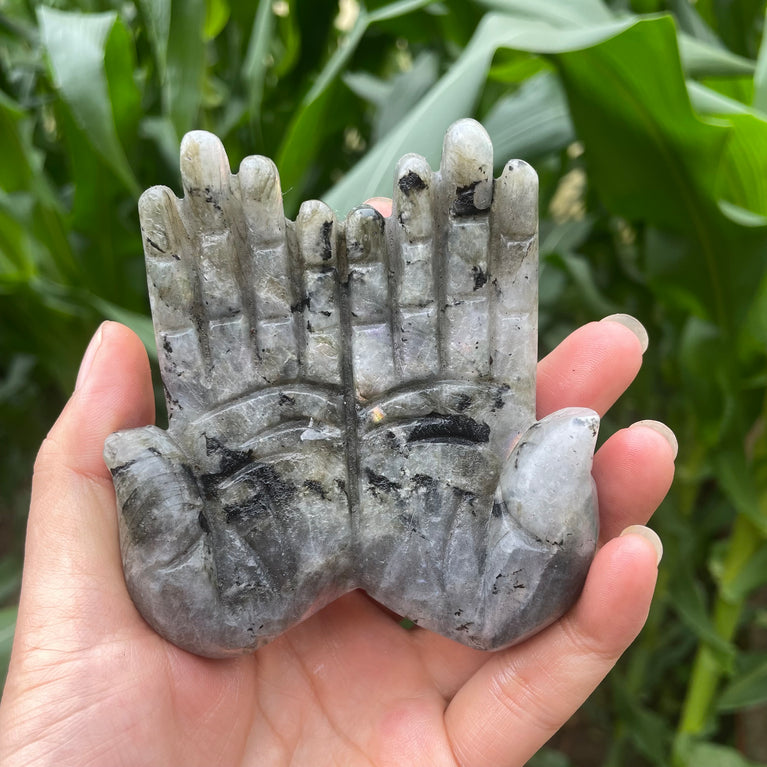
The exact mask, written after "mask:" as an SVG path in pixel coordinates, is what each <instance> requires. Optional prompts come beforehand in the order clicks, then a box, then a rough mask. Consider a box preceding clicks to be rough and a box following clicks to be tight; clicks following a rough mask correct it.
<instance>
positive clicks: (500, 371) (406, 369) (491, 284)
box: [104, 120, 599, 657]
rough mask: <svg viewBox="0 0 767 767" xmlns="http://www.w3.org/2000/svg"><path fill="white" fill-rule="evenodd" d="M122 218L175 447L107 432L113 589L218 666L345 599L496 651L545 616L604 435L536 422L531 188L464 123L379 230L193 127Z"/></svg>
mask: <svg viewBox="0 0 767 767" xmlns="http://www.w3.org/2000/svg"><path fill="white" fill-rule="evenodd" d="M181 173H182V179H183V186H184V195H185V196H184V198H183V199H182V200H179V199H177V198H176V197H175V195H174V194H173V193H172V192H171V190H169V189H167V188H164V187H153V188H152V189H149V190H148V191H147V192H145V193H144V195H143V196H142V198H141V201H140V203H139V206H140V215H141V225H142V234H143V239H144V248H145V254H146V264H147V274H148V283H149V294H150V299H151V305H152V315H153V319H154V325H155V333H156V338H157V348H158V354H159V360H160V370H161V374H162V378H163V383H164V385H165V391H166V397H167V403H168V411H169V416H170V422H169V428H168V430H167V432H166V431H162V430H160V429H157V428H155V427H146V428H143V429H135V430H131V431H124V432H118V433H116V434H114V435H112V436H111V437H110V438H109V439H108V440H107V443H106V446H105V451H104V455H105V459H106V462H107V464H108V466H109V467H110V469H111V471H112V475H113V478H114V483H115V488H116V492H117V499H118V505H119V511H120V544H121V550H122V557H123V566H124V571H125V578H126V582H127V585H128V588H129V590H130V593H131V596H132V598H133V600H134V602H135V603H136V605H137V607H138V609H139V610H140V611H141V613H142V615H143V616H144V618H145V619H146V620H147V621H148V622H149V623H150V624H151V625H152V626H153V627H154V628H155V629H156V630H157V631H158V632H159V633H160V634H162V635H163V636H165V637H166V638H167V639H169V640H170V641H172V642H174V643H176V644H177V645H179V646H181V647H183V648H186V649H188V650H191V651H192V652H195V653H199V654H201V655H207V656H212V657H218V656H226V655H233V654H237V653H243V652H249V651H252V650H254V649H256V648H258V647H260V646H261V645H263V644H265V643H266V642H268V641H270V640H272V639H274V638H275V637H276V636H278V635H279V634H280V633H282V632H284V631H286V630H287V629H289V628H290V627H291V626H293V625H295V624H296V623H298V622H299V621H301V620H303V619H305V618H306V617H307V616H309V615H310V614H311V613H313V612H314V611H316V610H318V609H319V608H321V607H322V606H324V605H326V604H328V603H329V602H330V601H331V600H333V599H336V598H337V597H338V596H340V595H341V594H343V593H345V592H347V591H349V590H351V589H355V588H363V589H365V590H366V591H367V592H368V593H369V594H370V595H371V596H372V597H373V598H374V599H376V600H378V601H380V602H381V603H382V604H384V605H386V606H387V607H388V608H390V609H391V610H393V611H395V612H396V613H399V614H400V615H404V616H407V617H408V618H410V619H411V620H412V621H414V622H415V623H416V624H417V625H418V626H421V627H424V628H427V629H431V630H432V631H436V632H439V633H441V634H444V635H445V636H447V637H450V638H452V639H455V640H457V641H459V642H462V643H464V644H467V645H469V646H472V647H478V648H483V649H499V648H502V647H505V646H507V645H509V644H512V643H514V642H518V641H521V640H522V639H524V638H526V637H528V636H530V635H531V634H533V633H535V632H536V631H538V630H540V629H541V628H542V627H544V626H546V625H548V624H549V623H551V622H552V621H553V620H555V619H556V618H558V617H559V616H560V615H562V614H563V613H564V612H565V611H566V610H567V609H568V608H569V606H570V605H571V604H572V603H573V601H574V600H575V599H576V598H577V595H578V593H579V592H580V589H581V587H582V585H583V581H584V578H585V575H586V571H587V570H588V567H589V564H590V562H591V559H592V557H593V554H594V550H595V546H596V538H597V508H596V496H595V492H594V487H593V481H592V478H591V460H592V454H593V450H594V444H595V440H596V435H597V430H598V424H599V419H598V416H597V415H596V414H595V413H594V412H592V411H590V410H585V409H575V408H571V409H567V410H562V411H559V412H557V413H554V414H553V415H551V416H548V417H547V418H544V419H543V420H541V421H536V418H535V367H536V355H537V293H538V243H537V228H538V212H537V191H538V186H537V177H536V175H535V172H534V171H533V170H532V168H530V166H528V165H527V164H526V163H524V162H522V161H518V160H513V161H511V162H509V163H507V164H506V166H505V167H504V170H503V172H502V175H501V177H500V178H499V179H497V180H495V181H494V180H493V152H492V146H491V143H490V139H489V138H488V136H487V134H486V132H485V131H484V129H483V128H482V127H481V126H480V125H479V124H478V123H476V122H474V121H472V120H462V121H460V122H458V123H456V124H454V125H453V126H452V127H451V128H450V130H449V131H448V133H447V135H446V137H445V143H444V149H443V155H442V163H441V166H440V169H439V170H438V171H432V170H431V168H430V167H429V166H428V164H427V162H426V161H425V160H424V159H423V158H422V157H420V156H418V155H406V156H405V157H403V158H402V160H401V161H400V163H399V165H398V167H397V170H396V176H395V183H394V193H393V200H394V202H393V204H394V211H393V214H392V216H391V217H390V218H388V219H384V218H382V217H381V215H380V214H379V213H377V212H376V211H375V210H373V209H372V208H370V207H366V206H361V207H359V208H356V209H355V210H353V211H352V212H351V213H349V215H348V216H347V218H346V220H345V221H339V220H336V218H335V217H334V215H333V213H332V212H331V210H330V209H329V208H328V207H327V206H326V205H324V204H323V203H321V202H317V201H311V202H306V203H304V204H303V205H302V206H301V209H300V212H299V214H298V217H297V219H296V221H295V222H292V221H289V220H287V219H286V218H285V216H284V212H283V209H282V198H281V191H280V183H279V177H278V174H277V170H276V168H275V166H274V164H273V163H272V162H271V160H268V159H267V158H265V157H248V158H246V159H245V160H244V161H243V162H242V164H241V165H240V169H239V172H238V173H237V174H236V175H233V174H232V173H231V171H230V169H229V164H228V160H227V157H226V154H225V152H224V149H223V147H222V146H221V143H220V142H219V141H218V139H217V138H215V137H214V136H212V135H210V134H208V133H204V132H194V133H190V134H188V135H187V136H186V137H185V138H184V141H183V143H182V147H181Z"/></svg>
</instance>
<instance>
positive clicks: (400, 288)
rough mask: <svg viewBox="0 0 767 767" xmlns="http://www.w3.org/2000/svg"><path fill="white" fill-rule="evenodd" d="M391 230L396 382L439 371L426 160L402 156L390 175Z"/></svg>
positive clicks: (430, 182)
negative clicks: (392, 177)
mask: <svg viewBox="0 0 767 767" xmlns="http://www.w3.org/2000/svg"><path fill="white" fill-rule="evenodd" d="M391 226H392V227H393V228H394V231H395V237H394V243H395V251H394V263H393V264H392V271H393V273H394V284H395V300H394V305H395V308H394V311H395V313H396V314H395V322H394V323H393V325H394V329H395V330H394V332H395V334H396V335H395V346H396V349H395V362H396V365H397V372H398V376H399V378H400V380H401V381H410V380H418V379H424V378H429V377H430V376H433V375H434V374H435V373H436V372H437V371H438V370H439V344H438V340H437V305H436V290H435V279H434V263H433V253H434V241H433V238H434V179H433V174H432V171H431V168H430V167H429V164H428V163H427V162H426V160H425V159H424V158H423V157H421V156H419V155H416V154H409V155H405V156H404V157H403V158H402V159H401V160H400V162H399V165H398V166H397V172H396V185H395V189H394V198H393V210H392V221H391Z"/></svg>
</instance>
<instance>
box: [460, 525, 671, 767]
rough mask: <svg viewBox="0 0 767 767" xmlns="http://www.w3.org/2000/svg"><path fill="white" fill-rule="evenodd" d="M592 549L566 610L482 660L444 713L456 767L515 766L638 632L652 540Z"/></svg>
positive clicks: (628, 538) (631, 539)
mask: <svg viewBox="0 0 767 767" xmlns="http://www.w3.org/2000/svg"><path fill="white" fill-rule="evenodd" d="M628 532H630V533H632V534H627V535H625V536H622V537H619V538H615V539H613V540H612V541H610V542H609V543H608V544H606V545H605V546H604V547H603V548H602V549H601V550H600V551H599V552H598V553H597V556H596V558H595V560H594V563H593V565H592V567H591V570H590V571H589V575H588V578H587V580H586V585H585V587H584V590H583V593H582V594H581V597H580V599H579V600H578V602H577V604H576V606H575V607H574V608H573V610H572V611H571V612H570V613H568V614H567V615H566V616H565V617H564V618H563V619H562V620H560V621H558V622H557V623H555V624H554V625H552V626H551V627H549V628H548V629H546V630H545V631H543V632H542V633H540V634H538V635H537V636H535V637H533V638H532V639H530V640H528V641H527V642H525V643H523V644H522V645H519V646H517V647H513V648H510V649H509V650H506V651H503V652H501V653H497V654H495V655H492V656H490V657H489V659H488V660H487V662H486V663H485V664H483V665H482V666H481V667H480V668H479V669H478V670H477V671H476V673H475V674H474V675H473V676H472V677H471V678H470V679H469V680H468V682H467V683H466V684H465V685H464V686H463V687H462V688H461V689H460V690H459V691H458V692H457V694H456V695H455V697H454V698H453V700H452V702H451V703H450V705H449V706H448V708H447V710H446V713H445V722H446V727H447V732H448V737H449V738H450V742H451V745H452V749H453V753H454V754H455V757H456V760H457V762H458V764H460V765H462V767H474V766H475V765H476V766H477V767H479V765H486V764H493V765H498V766H499V767H501V766H502V765H508V767H511V766H512V765H523V764H525V762H526V761H527V760H528V759H529V758H530V757H531V756H532V755H533V754H534V753H535V752H536V751H537V750H538V749H539V748H541V747H542V746H543V745H544V743H545V742H546V741H547V740H548V739H549V738H550V737H551V736H552V735H553V734H554V733H555V732H556V731H557V730H558V729H559V728H560V727H561V726H562V725H563V724H564V723H565V722H566V721H567V719H568V718H569V717H570V716H571V715H572V714H573V713H574V712H575V710H576V709H577V708H578V707H579V706H580V705H581V704H582V703H583V701H584V700H585V699H586V698H587V697H588V696H589V695H590V694H591V692H593V690H594V689H595V688H596V686H597V685H598V684H599V682H600V681H601V680H602V679H603V678H604V676H605V675H606V674H607V673H608V671H609V670H610V669H611V668H612V667H613V665H614V664H615V662H616V660H617V659H618V658H619V657H620V655H621V654H622V653H623V651H624V650H625V649H626V648H627V647H628V646H629V644H631V642H632V641H633V640H634V638H635V637H636V635H637V634H638V633H639V630H640V629H641V627H642V625H643V624H644V621H645V620H646V617H647V612H648V610H649V606H650V600H651V598H652V592H653V589H654V586H655V580H656V575H657V563H658V560H659V556H660V549H659V542H658V543H657V547H656V544H655V543H653V542H652V541H651V537H652V535H653V534H652V533H651V532H649V531H647V528H641V530H639V531H631V530H630V531H628Z"/></svg>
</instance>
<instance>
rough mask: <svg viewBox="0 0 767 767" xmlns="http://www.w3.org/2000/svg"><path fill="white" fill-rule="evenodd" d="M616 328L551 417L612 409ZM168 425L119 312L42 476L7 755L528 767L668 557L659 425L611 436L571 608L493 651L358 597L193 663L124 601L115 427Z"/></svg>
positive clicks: (0, 728) (626, 352)
mask: <svg viewBox="0 0 767 767" xmlns="http://www.w3.org/2000/svg"><path fill="white" fill-rule="evenodd" d="M641 355H642V344H641V342H640V340H639V339H638V338H637V335H635V334H634V333H632V332H631V330H629V329H628V328H627V327H626V326H625V325H623V324H621V323H620V322H613V321H607V322H605V321H603V322H599V323H591V324H589V325H586V326H585V327H583V328H581V329H579V330H577V331H576V332H575V333H573V334H572V335H571V336H570V337H569V338H567V339H566V340H565V341H564V342H563V343H562V344H561V345H560V346H559V347H558V348H557V349H555V350H554V351H553V352H552V353H551V354H550V355H549V356H548V357H546V358H545V359H544V360H543V361H542V362H541V363H540V364H539V366H538V380H537V403H538V417H543V416H545V415H547V414H548V413H550V412H553V411H554V410H557V409H560V408H563V407H568V406H580V407H590V408H592V409H594V410H596V411H597V412H598V413H600V414H603V413H604V412H605V411H606V410H607V409H608V408H609V407H610V405H612V403H613V402H614V401H615V400H616V399H617V397H618V396H620V394H621V393H622V392H623V391H624V389H625V388H626V387H627V386H628V384H629V383H630V382H631V380H632V379H633V378H634V376H635V375H636V373H637V371H638V369H639V366H640V364H641ZM153 420H154V414H153V396H152V390H151V384H150V377H149V368H148V363H147V360H146V355H145V353H144V350H143V347H142V346H141V343H140V342H139V340H138V339H137V338H136V337H135V335H133V334H132V333H131V332H130V331H129V330H127V329H126V328H124V327H122V326H120V325H117V324H115V323H105V324H104V325H103V326H102V328H101V329H100V330H99V332H98V334H97V336H96V337H95V338H94V340H93V341H92V343H91V346H90V347H89V349H88V352H87V353H86V357H85V359H84V361H83V365H82V368H81V374H80V377H79V381H78V386H77V388H76V390H75V392H74V394H73V396H72V398H71V400H70V402H69V403H68V404H67V406H66V408H65V410H64V412H63V413H62V415H61V417H60V418H59V420H58V421H57V423H56V425H55V426H54V427H53V429H52V430H51V433H50V435H49V437H48V438H47V439H46V441H45V443H44V444H43V446H42V448H41V451H40V455H39V457H38V461H37V464H36V470H35V479H34V484H33V497H32V505H31V509H30V516H29V526H28V534H27V551H26V560H25V570H24V577H23V585H22V595H21V601H20V606H19V617H18V623H17V628H16V636H15V640H14V649H13V654H12V658H11V666H10V669H9V675H8V679H7V683H6V687H5V691H4V695H3V700H2V705H1V706H0V763H2V764H3V765H6V766H7V767H17V766H18V765H42V764H55V765H57V767H65V766H66V765H82V764H84V763H88V764H93V765H105V766H108V767H113V766H114V765H117V764H121V765H146V764H151V765H159V764H163V765H164V764H168V765H184V767H193V766H194V765H197V764H200V765H206V767H209V766H210V765H215V764H221V765H227V766H229V765H258V767H261V766H262V765H264V766H266V767H270V766H271V765H282V764H294V765H298V764H308V765H312V766H313V767H321V765H323V764H332V763H336V764H339V763H340V764H344V765H356V764H365V765H370V764H375V765H384V764H387V765H388V764H391V765H402V764H435V765H462V767H469V766H471V765H477V766H479V765H509V766H511V765H522V764H524V762H525V761H526V760H527V759H529V758H530V756H531V755H532V754H534V753H535V751H536V750H538V749H539V748H540V747H541V746H542V745H543V744H544V743H545V742H546V740H548V738H549V737H550V736H551V735H552V734H553V733H554V732H555V731H556V730H557V729H558V728H559V727H560V726H561V725H562V724H563V723H564V722H565V721H566V720H567V718H568V717H569V716H570V715H571V714H572V713H573V712H574V711H575V710H576V709H577V707H578V706H579V705H580V704H581V703H582V702H583V701H584V700H585V699H586V698H587V697H588V695H589V694H590V693H591V692H592V691H593V689H594V688H595V687H596V685H597V684H598V683H599V681H600V680H601V679H602V678H603V677H604V675H605V674H606V673H607V672H608V671H609V669H610V668H611V667H612V665H613V664H614V663H615V661H616V659H617V658H618V657H619V656H620V654H621V653H622V652H623V651H624V650H625V648H626V647H627V646H628V645H629V644H630V643H631V641H632V640H633V639H634V637H635V636H636V634H637V633H638V631H639V630H640V628H641V626H642V624H643V622H644V620H645V617H646V614H647V610H648V608H649V603H650V599H651V595H652V591H653V587H654V583H655V577H656V564H657V554H656V550H655V548H654V547H653V545H651V544H650V543H648V538H647V537H645V534H644V533H642V531H639V534H636V533H635V534H629V535H625V536H620V533H621V531H622V530H624V529H625V528H627V527H629V526H631V525H641V524H643V523H644V522H646V521H647V519H648V518H649V516H650V515H651V513H652V511H653V510H654V509H655V508H656V506H657V505H658V504H659V503H660V501H661V499H662V498H663V496H664V495H665V493H666V491H667V489H668V487H669V485H670V482H671V478H672V475H673V459H674V455H675V450H674V448H673V447H672V445H671V444H670V441H669V439H668V438H664V436H663V434H662V431H663V430H662V429H661V430H660V431H659V430H658V429H657V428H656V427H655V426H654V425H653V424H650V425H649V426H648V425H647V424H645V423H639V424H635V425H634V426H632V427H630V428H628V429H623V430H621V431H619V432H617V433H616V434H614V435H612V436H611V437H610V438H609V439H608V440H607V441H606V442H605V444H604V445H603V446H602V447H601V449H600V450H599V451H598V452H597V454H596V456H595V459H594V465H593V469H592V473H593V475H594V478H595V480H596V483H597V487H598V493H599V509H600V522H601V531H600V537H601V541H600V543H601V548H600V550H599V551H598V552H597V555H596V557H595V559H594V562H593V563H592V565H591V569H590V571H589V574H588V577H587V580H586V584H585V587H584V589H583V592H582V594H581V596H580V598H579V600H578V602H577V603H576V605H575V606H574V608H573V609H572V610H571V611H569V612H568V613H567V614H566V615H565V616H564V617H563V618H562V619H560V620H559V621H557V622H556V623H555V624H553V625H552V626H550V627H549V628H547V629H545V630H544V631H543V632H541V633H540V634H538V635H536V636H534V637H533V638H531V639H529V640H527V641H525V642H523V643H522V644H519V645H517V646H515V647H512V648H510V649H508V650H504V651H501V652H497V653H492V654H488V653H485V652H481V651H477V650H472V649H469V648H467V647H464V646H462V645H459V644H457V643H455V642H452V641H451V640H449V639H445V638H443V637H440V636H439V635H436V634H433V633H431V632H428V631H426V630H423V629H415V630H410V631H408V630H405V629H403V628H402V627H401V626H400V624H399V622H398V620H397V618H396V617H392V616H391V615H390V614H389V613H388V612H387V611H386V610H384V609H382V608H381V607H380V606H379V605H377V604H376V603H374V602H373V601H372V600H370V599H369V598H368V597H367V596H366V595H365V594H364V593H363V592H360V591H355V592H352V593H350V594H347V595H346V596H344V597H342V598H340V599H339V600H337V601H336V602H334V603H333V604H331V605H329V606H328V607H326V608H325V609H324V610H322V611H321V612H319V613H317V614H315V615H314V616H312V617H311V618H309V619H308V620H306V621H305V622H303V623H301V624H300V625H298V626H296V627H295V628H294V629H292V630H290V631H288V632H287V633H285V634H284V635H282V636H281V637H279V638H278V639H276V640H275V641H274V642H272V643H271V644H269V645H267V646H266V647H263V648H262V649H261V650H259V651H258V652H257V653H255V654H253V655H249V656H243V657H239V658H232V659H225V660H217V661H213V660H207V659H204V658H200V657H197V656H195V655H191V654H189V653H187V652H185V651H183V650H180V649H178V648H177V647H175V646H174V645H171V644H169V643H168V642H167V641H165V640H164V639H162V638H161V637H160V636H158V635H157V634H156V633H155V632H154V631H153V630H152V629H151V628H150V627H149V626H148V625H147V624H146V623H145V622H144V620H143V619H142V618H141V617H140V615H139V614H138V612H137V611H136V609H135V607H134V606H133V603H132V602H131V600H130V597H129V596H128V593H127V590H126V587H125V581H124V578H123V574H122V568H121V564H120V553H119V546H118V536H117V516H116V510H115V499H114V490H113V485H112V480H111V477H110V475H109V472H108V471H107V469H106V467H105V465H104V463H103V459H102V457H101V452H102V447H103V444H104V440H105V439H106V437H107V436H108V435H109V434H111V433H112V432H114V431H117V430H119V429H128V428H134V427H138V426H144V425H147V424H151V423H152V422H153Z"/></svg>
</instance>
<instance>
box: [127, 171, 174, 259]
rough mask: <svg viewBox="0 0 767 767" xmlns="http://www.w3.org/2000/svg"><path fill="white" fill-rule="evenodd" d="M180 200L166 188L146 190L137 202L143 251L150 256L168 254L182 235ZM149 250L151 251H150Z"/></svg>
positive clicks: (159, 187)
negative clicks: (179, 213)
mask: <svg viewBox="0 0 767 767" xmlns="http://www.w3.org/2000/svg"><path fill="white" fill-rule="evenodd" d="M179 202H180V200H179V199H178V198H177V197H176V195H175V194H173V191H172V190H170V189H168V187H167V186H153V187H151V188H150V189H147V190H146V191H145V192H144V193H143V194H142V195H141V197H139V201H138V215H139V221H140V222H141V232H142V234H143V237H144V250H145V252H146V253H147V254H148V255H149V254H151V255H152V256H162V255H164V254H166V253H170V252H171V251H172V250H173V249H174V248H175V245H174V244H173V243H174V242H177V241H178V239H179V238H180V237H181V236H182V235H183V232H184V228H183V225H182V224H181V219H180V218H179V215H178V204H179ZM150 248H151V250H150Z"/></svg>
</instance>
